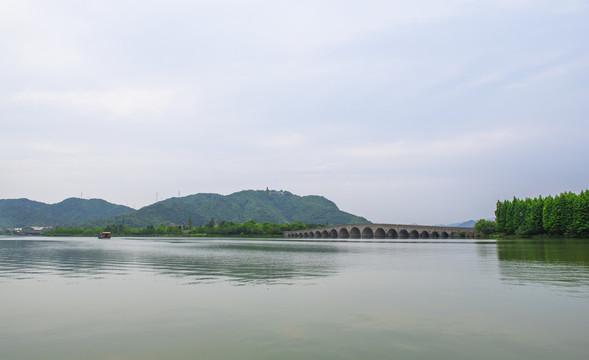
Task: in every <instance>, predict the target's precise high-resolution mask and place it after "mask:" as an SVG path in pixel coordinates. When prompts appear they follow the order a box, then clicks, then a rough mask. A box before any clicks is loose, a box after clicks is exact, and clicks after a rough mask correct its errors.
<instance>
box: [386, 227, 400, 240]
mask: <svg viewBox="0 0 589 360" xmlns="http://www.w3.org/2000/svg"><path fill="white" fill-rule="evenodd" d="M398 237H399V234H398V233H397V230H395V229H390V230H389V231H388V232H387V238H389V239H396V238H398Z"/></svg>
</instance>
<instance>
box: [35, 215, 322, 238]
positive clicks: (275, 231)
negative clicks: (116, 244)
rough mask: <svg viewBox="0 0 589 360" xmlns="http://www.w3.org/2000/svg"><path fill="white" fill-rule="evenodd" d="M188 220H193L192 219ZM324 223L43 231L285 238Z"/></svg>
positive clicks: (119, 226)
mask: <svg viewBox="0 0 589 360" xmlns="http://www.w3.org/2000/svg"><path fill="white" fill-rule="evenodd" d="M188 223H189V224H190V223H191V221H190V219H189V221H188ZM320 226H324V225H322V224H304V223H302V222H301V221H299V222H296V223H289V224H277V223H270V222H264V223H257V222H255V221H253V220H250V221H247V222H245V223H241V224H236V223H233V222H231V221H224V220H221V221H220V222H219V223H218V224H215V219H211V220H210V221H209V223H208V224H205V225H201V226H192V225H169V226H166V225H164V224H160V225H159V226H157V227H155V226H153V225H148V226H147V227H145V228H131V227H128V226H124V225H122V224H112V225H108V226H105V227H94V228H83V227H77V226H74V227H56V228H55V229H52V230H47V231H45V232H43V233H42V235H43V236H98V234H100V233H102V232H110V233H111V235H112V236H113V237H117V236H145V237H150V236H158V237H162V236H163V237H166V236H168V237H179V236H185V237H215V236H228V237H231V236H235V237H282V233H283V232H284V231H290V230H304V229H309V228H313V227H320Z"/></svg>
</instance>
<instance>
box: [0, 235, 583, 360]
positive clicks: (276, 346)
mask: <svg viewBox="0 0 589 360" xmlns="http://www.w3.org/2000/svg"><path fill="white" fill-rule="evenodd" d="M0 358H1V359H4V360H10V359H60V360H62V359H453V360H456V359H469V360H472V359H518V360H520V359H550V360H554V359H567V360H570V359H583V360H587V359H588V358H589V241H587V240H585V241H583V240H544V241H538V240H533V241H532V240H520V241H495V240H484V241H477V240H433V241H425V242H424V241H418V240H415V241H411V240H410V241H402V240H399V241H389V242H382V241H380V242H365V241H358V242H352V241H341V242H340V241H287V240H262V239H220V238H214V239H205V238H203V239H182V238H155V239H154V238H112V239H110V240H98V239H95V238H47V237H26V238H23V237H0Z"/></svg>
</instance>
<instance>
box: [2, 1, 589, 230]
mask: <svg viewBox="0 0 589 360" xmlns="http://www.w3.org/2000/svg"><path fill="white" fill-rule="evenodd" d="M588 34H589V1H581V0H560V1H547V0H546V1H544V0H534V1H531V0H530V1H528V0H494V1H491V0H473V1H470V0H452V1H444V0H414V1H410V2H409V1H397V0H386V1H379V0H374V1H369V0H368V1H367V0H365V1H351V0H340V1H325V0H313V1H307V0H297V1H287V0H285V1H280V0H274V1H264V0H253V1H243V0H241V1H231V0H214V1H200V0H191V1H189V0H166V1H153V0H116V1H98V0H88V1H76V0H71V1H65V0H53V1H42V0H1V1H0V131H1V139H2V141H0V174H1V175H0V199H15V198H28V199H31V200H36V201H41V202H45V203H57V202H60V201H62V200H64V199H66V198H69V197H83V198H101V199H104V200H106V201H109V202H112V203H116V204H122V205H127V206H131V207H134V208H141V207H143V206H146V205H149V204H152V203H154V202H155V201H156V200H163V199H166V198H169V197H175V196H178V195H180V196H186V195H190V194H195V193H218V194H224V195H227V194H231V193H233V192H237V191H241V190H247V189H262V190H263V189H266V187H268V188H270V189H276V190H281V189H282V190H288V191H290V192H292V193H294V194H297V195H301V196H303V195H321V196H325V197H326V198H328V199H330V200H332V201H333V202H335V203H336V204H337V205H338V206H339V208H340V209H341V210H343V211H347V212H350V213H353V214H355V215H360V216H364V217H366V218H367V219H368V220H370V221H372V222H376V223H400V224H406V223H417V224H449V223H455V222H461V221H466V220H470V219H475V220H476V219H481V218H493V217H494V210H495V204H496V202H497V200H505V199H512V198H513V197H514V196H516V197H518V198H525V197H537V196H539V195H542V196H548V195H556V194H559V193H561V192H566V191H572V192H576V193H578V192H580V191H581V190H584V189H587V188H589V41H588Z"/></svg>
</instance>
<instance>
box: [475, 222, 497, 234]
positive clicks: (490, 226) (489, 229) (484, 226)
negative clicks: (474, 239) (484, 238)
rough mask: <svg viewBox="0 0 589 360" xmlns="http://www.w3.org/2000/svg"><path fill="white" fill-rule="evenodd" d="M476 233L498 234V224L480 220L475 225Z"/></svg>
mask: <svg viewBox="0 0 589 360" xmlns="http://www.w3.org/2000/svg"><path fill="white" fill-rule="evenodd" d="M474 231H475V232H476V233H477V234H485V235H489V234H493V233H495V232H497V224H496V223H495V222H494V221H490V220H485V219H480V220H479V221H477V222H476V224H474Z"/></svg>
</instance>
